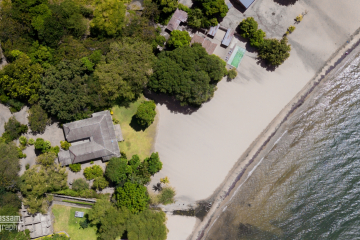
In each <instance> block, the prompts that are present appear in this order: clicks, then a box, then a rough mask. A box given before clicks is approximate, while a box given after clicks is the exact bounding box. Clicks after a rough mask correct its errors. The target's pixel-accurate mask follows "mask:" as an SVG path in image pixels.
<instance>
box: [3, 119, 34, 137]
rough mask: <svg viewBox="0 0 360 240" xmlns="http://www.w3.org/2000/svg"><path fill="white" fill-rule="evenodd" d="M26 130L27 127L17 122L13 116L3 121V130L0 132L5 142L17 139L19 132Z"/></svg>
mask: <svg viewBox="0 0 360 240" xmlns="http://www.w3.org/2000/svg"><path fill="white" fill-rule="evenodd" d="M27 131H28V127H27V126H26V125H24V124H21V123H20V122H18V121H17V120H16V118H15V117H14V116H13V117H11V118H9V121H7V122H6V123H5V132H4V133H3V134H2V138H3V139H5V142H7V143H9V142H11V141H13V140H15V139H18V138H19V137H20V135H21V134H23V133H26V132H27Z"/></svg>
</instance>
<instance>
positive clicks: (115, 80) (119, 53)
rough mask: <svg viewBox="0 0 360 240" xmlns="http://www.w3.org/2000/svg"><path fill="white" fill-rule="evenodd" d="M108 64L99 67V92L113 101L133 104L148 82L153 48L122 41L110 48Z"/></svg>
mask: <svg viewBox="0 0 360 240" xmlns="http://www.w3.org/2000/svg"><path fill="white" fill-rule="evenodd" d="M110 49H111V50H110V52H109V53H108V54H107V55H106V62H102V63H99V64H98V65H97V67H96V69H95V72H94V75H95V77H96V78H97V79H98V81H99V83H100V88H101V89H100V91H101V93H102V95H103V96H104V97H108V98H109V99H110V100H116V99H118V98H120V97H121V98H123V99H126V100H134V99H135V98H136V97H137V96H138V95H139V94H140V93H141V92H142V90H143V88H144V87H145V86H146V84H147V82H148V76H149V75H150V74H151V69H152V66H153V61H154V54H153V52H152V47H151V45H149V44H147V43H145V42H142V41H137V40H135V39H129V38H126V39H123V40H122V41H121V42H115V43H112V44H111V45H110Z"/></svg>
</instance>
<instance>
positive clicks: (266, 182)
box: [205, 59, 360, 240]
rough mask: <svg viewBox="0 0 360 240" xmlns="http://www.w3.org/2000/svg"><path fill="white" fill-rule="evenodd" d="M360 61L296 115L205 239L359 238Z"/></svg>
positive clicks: (321, 88)
mask: <svg viewBox="0 0 360 240" xmlns="http://www.w3.org/2000/svg"><path fill="white" fill-rule="evenodd" d="M359 66H360V64H359V60H358V59H355V60H354V61H353V62H351V63H350V64H348V65H347V66H345V67H344V68H343V69H340V71H338V72H336V73H333V74H332V76H329V77H328V79H325V80H324V82H323V83H322V84H321V85H320V86H319V87H318V89H317V90H316V91H315V92H314V93H313V94H312V96H310V98H309V99H308V100H307V101H306V103H305V104H304V105H302V106H301V107H300V108H299V109H298V111H296V113H295V114H294V115H293V116H291V117H290V119H289V121H288V122H287V123H286V124H285V125H284V126H282V128H281V129H280V130H279V132H278V133H277V134H276V136H275V139H274V141H273V142H272V143H269V146H268V147H267V149H266V150H265V151H264V153H263V155H262V156H260V158H261V164H259V166H258V167H257V168H256V169H255V170H254V171H253V173H252V174H251V176H250V177H249V178H248V180H247V181H246V182H245V183H244V184H243V185H242V186H241V188H239V189H238V191H237V192H236V194H235V195H234V197H233V199H232V201H231V202H230V203H229V204H228V206H227V207H226V209H225V210H224V212H223V213H222V214H221V215H220V217H219V218H218V220H217V221H216V223H215V224H214V225H213V226H212V227H211V228H210V230H209V232H208V233H207V235H206V238H205V239H222V240H225V239H360V67H359ZM275 140H278V141H277V142H275ZM260 158H259V159H260Z"/></svg>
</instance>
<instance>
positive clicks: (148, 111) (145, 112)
mask: <svg viewBox="0 0 360 240" xmlns="http://www.w3.org/2000/svg"><path fill="white" fill-rule="evenodd" d="M155 108H156V104H155V102H154V101H144V102H142V103H141V104H140V105H139V107H138V109H137V112H136V115H135V116H136V119H137V121H138V123H139V124H140V125H142V126H144V127H148V126H150V125H151V124H152V123H153V122H154V119H155V116H156V111H155Z"/></svg>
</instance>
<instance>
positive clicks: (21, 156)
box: [17, 148, 26, 158]
mask: <svg viewBox="0 0 360 240" xmlns="http://www.w3.org/2000/svg"><path fill="white" fill-rule="evenodd" d="M17 151H18V157H19V158H26V154H24V153H23V152H22V150H21V149H20V148H17Z"/></svg>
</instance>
